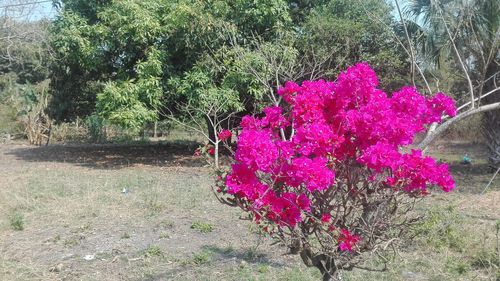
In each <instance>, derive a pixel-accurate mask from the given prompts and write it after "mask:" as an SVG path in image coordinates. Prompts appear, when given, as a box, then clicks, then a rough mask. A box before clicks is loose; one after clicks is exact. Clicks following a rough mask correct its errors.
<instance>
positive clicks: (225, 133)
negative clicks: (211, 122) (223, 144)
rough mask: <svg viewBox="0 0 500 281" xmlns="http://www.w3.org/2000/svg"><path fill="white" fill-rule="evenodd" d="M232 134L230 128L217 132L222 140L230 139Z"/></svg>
mask: <svg viewBox="0 0 500 281" xmlns="http://www.w3.org/2000/svg"><path fill="white" fill-rule="evenodd" d="M231 136H232V133H231V131H229V130H222V131H220V132H219V134H217V137H218V138H219V139H220V140H221V141H225V140H227V139H230V138H231Z"/></svg>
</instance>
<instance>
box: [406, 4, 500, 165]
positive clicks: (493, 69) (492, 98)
mask: <svg viewBox="0 0 500 281" xmlns="http://www.w3.org/2000/svg"><path fill="white" fill-rule="evenodd" d="M407 2H408V3H407V4H408V5H407V13H408V14H409V16H410V17H411V18H413V20H414V23H415V24H414V25H415V26H417V30H418V31H419V33H420V38H421V40H417V45H418V47H419V50H420V51H421V54H422V56H423V57H424V58H425V59H426V62H427V63H428V64H429V65H431V66H432V67H435V68H437V69H438V70H441V73H440V74H441V75H443V74H444V75H446V76H445V77H444V78H450V77H451V78H452V79H453V80H455V83H454V85H452V87H451V88H452V90H453V91H454V93H455V95H456V97H457V98H458V99H459V100H467V99H469V100H471V98H470V97H471V96H472V97H476V99H475V100H474V101H471V103H470V106H468V107H465V108H469V107H470V108H471V109H472V110H473V109H474V108H479V107H480V106H482V105H489V104H495V103H497V102H500V95H499V93H498V92H497V91H498V90H499V89H498V86H497V85H498V83H499V81H500V76H499V72H500V53H499V47H500V38H499V37H500V33H499V32H500V31H499V25H500V2H499V1H495V0H468V1H451V0H442V1H437V0H436V1H432V0H408V1H407ZM445 80H449V79H445ZM483 96H484V97H483ZM494 108H496V107H494ZM499 109H500V107H499V108H498V109H496V110H491V111H486V112H485V113H484V115H483V121H482V132H483V135H484V137H485V139H486V141H487V144H488V147H489V149H490V157H489V160H490V162H491V164H492V165H494V166H495V167H497V166H499V165H500V110H499Z"/></svg>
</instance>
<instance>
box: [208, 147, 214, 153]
mask: <svg viewBox="0 0 500 281" xmlns="http://www.w3.org/2000/svg"><path fill="white" fill-rule="evenodd" d="M207 152H208V154H210V155H215V148H213V147H210V148H209V149H208V150H207Z"/></svg>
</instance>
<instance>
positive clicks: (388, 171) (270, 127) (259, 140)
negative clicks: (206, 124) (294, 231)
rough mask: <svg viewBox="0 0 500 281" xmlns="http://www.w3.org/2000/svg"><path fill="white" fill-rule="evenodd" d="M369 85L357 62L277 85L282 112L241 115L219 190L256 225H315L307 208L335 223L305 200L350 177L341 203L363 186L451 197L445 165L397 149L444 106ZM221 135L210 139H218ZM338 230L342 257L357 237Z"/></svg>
mask: <svg viewBox="0 0 500 281" xmlns="http://www.w3.org/2000/svg"><path fill="white" fill-rule="evenodd" d="M377 87H378V78H377V76H376V74H375V72H374V71H373V70H372V69H371V68H370V66H369V65H368V64H366V63H360V64H356V65H354V66H352V67H349V68H348V69H347V70H346V71H344V72H342V73H341V74H340V75H339V76H338V78H337V80H336V81H335V82H330V81H323V80H319V81H304V82H303V83H302V84H301V85H299V84H297V83H295V82H290V81H289V82H286V83H285V85H284V86H283V87H281V88H279V89H278V94H279V95H280V96H282V97H283V100H284V101H285V102H286V103H287V104H286V105H284V106H282V107H279V106H270V107H267V108H265V109H264V112H263V113H264V114H263V116H262V117H256V116H244V117H243V118H242V121H241V128H242V130H241V134H239V138H238V143H237V148H236V151H235V157H234V160H235V164H234V165H232V167H231V171H230V173H229V174H228V176H227V178H226V186H227V193H228V194H229V195H231V196H234V198H235V199H241V200H244V204H245V206H248V209H247V210H248V211H250V212H254V215H255V217H256V218H257V217H258V220H259V221H264V220H265V221H267V222H271V223H274V224H275V225H278V226H280V227H285V226H286V227H295V226H296V225H297V224H298V223H301V222H303V220H305V222H309V221H311V220H312V221H316V220H317V217H315V216H317V215H316V214H317V213H315V214H314V215H313V214H311V211H313V212H314V211H317V210H319V213H322V212H325V214H324V215H322V217H321V221H322V222H323V223H326V222H327V221H328V222H330V221H335V219H332V218H331V215H330V214H329V213H328V212H327V211H325V210H322V209H321V206H315V205H314V204H317V200H316V199H315V198H318V197H317V195H321V196H323V195H325V194H326V195H328V194H329V192H330V191H334V190H335V189H336V188H345V186H346V181H347V180H351V179H352V178H353V177H352V175H353V174H354V175H356V177H354V179H356V180H359V181H363V182H353V183H350V185H351V186H352V188H351V189H349V190H348V191H345V192H349V196H348V198H350V199H354V198H356V197H357V196H358V195H357V194H360V193H359V192H358V188H364V187H363V186H364V185H365V184H366V185H368V186H369V188H370V190H381V189H386V188H388V186H389V187H390V190H391V191H393V192H400V191H402V192H406V193H408V194H409V195H411V196H414V195H424V194H427V193H428V190H429V188H431V187H433V186H438V187H440V188H441V189H442V190H444V191H450V190H452V189H453V188H454V187H455V183H454V181H453V178H452V176H451V175H450V173H449V171H448V166H447V165H446V164H438V163H436V161H434V160H433V159H432V158H430V157H424V156H422V153H421V152H420V151H417V150H414V151H412V152H411V153H406V154H405V153H403V151H404V150H403V149H402V148H404V147H405V146H408V145H409V144H411V143H412V142H413V138H414V137H415V135H416V134H417V133H419V132H423V131H424V130H425V129H426V127H427V126H429V125H430V124H432V123H433V122H439V121H441V119H442V116H443V115H444V114H446V115H449V116H454V115H455V114H456V108H455V105H454V101H453V99H451V98H450V97H448V96H446V95H444V94H443V93H437V94H436V95H435V96H433V97H430V98H426V97H424V96H423V95H421V94H420V93H419V92H418V91H417V90H416V89H415V88H413V87H403V88H402V89H401V90H400V91H397V92H395V93H393V94H392V95H388V94H386V93H385V92H383V91H382V90H380V89H378V88H377ZM283 135H284V136H285V138H283ZM230 137H231V132H230V131H228V130H223V131H221V132H220V133H219V138H220V139H221V140H226V139H228V138H230ZM212 151H214V150H213V148H212ZM209 153H210V150H209ZM328 216H330V217H328ZM332 227H334V226H332ZM340 233H341V235H340V237H339V247H340V249H341V250H342V251H351V250H352V247H353V246H354V245H355V244H356V243H357V242H358V241H359V240H360V238H359V236H357V235H352V234H351V233H350V232H349V231H347V230H346V229H341V230H340Z"/></svg>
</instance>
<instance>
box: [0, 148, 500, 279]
mask: <svg viewBox="0 0 500 281" xmlns="http://www.w3.org/2000/svg"><path fill="white" fill-rule="evenodd" d="M5 149H7V148H5V147H0V171H1V175H0V176H1V177H2V181H0V249H1V252H2V255H0V280H60V279H66V280H120V279H123V276H126V278H127V279H131V280H186V281H192V280H283V281H285V280H287V281H288V280H306V281H308V280H320V276H319V271H318V270H316V269H314V268H306V267H305V266H303V265H302V263H301V261H300V258H299V257H297V256H289V255H284V254H285V253H286V249H283V248H281V247H279V246H278V245H274V246H272V245H271V243H272V241H271V240H269V239H267V238H262V237H261V236H260V234H259V233H258V232H257V231H255V227H252V225H251V224H250V223H249V222H247V221H241V220H239V219H238V217H239V216H240V215H241V212H239V211H238V210H237V209H234V208H229V207H226V206H221V205H220V203H219V202H218V201H217V200H216V199H215V198H214V197H213V195H212V194H211V191H210V188H209V187H210V184H211V175H210V173H209V171H208V170H207V169H204V168H199V167H185V166H184V167H183V166H180V165H174V164H172V165H171V166H154V165H146V164H141V163H139V164H136V165H129V166H120V167H112V166H111V167H104V166H100V165H95V166H92V165H88V164H89V160H88V158H84V157H82V158H78V159H77V160H73V159H70V160H68V161H62V160H58V161H55V162H48V161H43V159H32V158H29V157H25V158H23V157H19V156H18V155H15V154H13V152H12V151H13V149H15V147H14V148H8V149H7V150H5ZM19 149H25V148H22V147H21V148H19ZM42 149H43V148H42ZM145 149H147V147H146V148H145ZM455 154H456V155H461V153H459V152H457V153H455ZM456 155H455V156H456ZM113 157H117V156H116V155H114V154H110V155H109V156H108V158H106V159H104V158H103V159H102V161H109V159H114V158H113ZM443 157H448V156H447V155H445V154H443ZM474 158H477V157H476V156H474ZM457 159H458V158H457ZM123 161H126V160H123ZM171 161H177V158H173V160H171ZM79 163H82V164H79ZM459 177H463V178H466V177H468V178H470V180H468V181H460V182H459V190H460V192H453V193H451V194H442V193H439V192H437V193H435V194H434V195H432V196H430V197H429V198H428V199H427V200H424V202H422V203H423V204H421V205H419V209H418V211H419V212H420V213H422V214H425V215H426V216H427V219H426V220H425V221H424V222H423V223H422V224H420V225H418V226H417V227H416V228H415V230H414V231H416V232H418V233H419V236H418V238H417V239H415V240H414V241H412V242H411V243H408V244H405V245H404V247H403V248H402V250H401V251H400V254H399V255H398V256H397V258H396V259H395V260H391V261H390V264H389V269H388V270H387V271H385V272H368V271H361V270H354V271H352V272H344V273H343V278H344V280H349V281H365V280H396V281H398V280H400V281H403V280H436V281H437V280H444V281H452V280H463V281H465V280H498V278H499V277H500V273H499V270H498V268H499V267H500V260H499V258H498V254H497V242H496V241H497V239H498V238H497V221H498V220H500V211H499V208H498V207H497V204H498V200H496V201H495V198H500V196H499V195H498V194H499V193H500V192H499V189H498V186H499V185H493V186H492V188H491V189H490V191H489V192H488V193H486V194H485V195H479V194H477V193H474V192H473V190H480V189H481V185H482V184H483V181H484V179H483V178H487V177H488V175H482V174H474V173H471V174H464V175H463V176H459ZM472 183H474V184H476V185H477V186H470V185H471V184H472ZM124 187H126V188H127V189H128V191H129V192H128V193H127V194H123V193H122V190H123V188H124ZM467 190H470V191H467ZM495 196H496V197H495ZM495 202H496V203H495ZM215 222H216V223H215ZM216 226H217V228H215V227H216ZM18 228H19V230H21V229H22V231H18V230H17V229H18ZM215 230H216V232H215ZM252 230H254V231H252ZM208 233H212V234H210V235H206V234H208ZM215 234H217V235H215ZM257 249H258V250H257ZM20 253H22V255H21V254H20ZM88 254H95V255H96V257H99V258H96V259H95V260H94V261H93V262H92V263H88V262H84V261H83V260H82V257H83V256H85V255H88ZM58 264H63V265H64V266H63V267H62V268H63V270H61V271H60V272H51V271H49V270H48V269H49V268H52V267H53V266H55V265H58ZM367 266H372V267H380V264H379V263H377V262H375V261H370V262H368V263H367ZM94 272H99V274H100V275H99V276H96V275H93V273H94ZM411 278H413V279H411ZM419 278H420V279H419Z"/></svg>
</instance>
